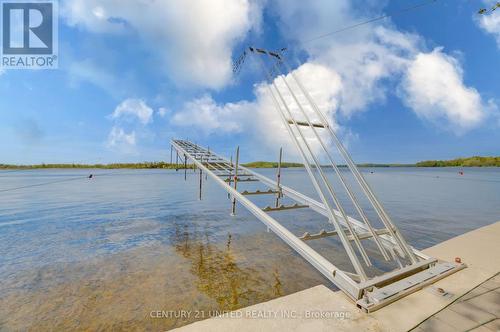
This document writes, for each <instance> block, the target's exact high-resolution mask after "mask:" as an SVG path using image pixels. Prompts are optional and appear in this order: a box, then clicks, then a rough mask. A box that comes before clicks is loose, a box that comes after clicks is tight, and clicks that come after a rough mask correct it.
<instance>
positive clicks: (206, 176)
mask: <svg viewBox="0 0 500 332" xmlns="http://www.w3.org/2000/svg"><path fill="white" fill-rule="evenodd" d="M207 150H208V155H209V157H208V158H210V147H209V146H207ZM208 162H209V160H207V165H208ZM205 181H208V174H207V173H205Z"/></svg>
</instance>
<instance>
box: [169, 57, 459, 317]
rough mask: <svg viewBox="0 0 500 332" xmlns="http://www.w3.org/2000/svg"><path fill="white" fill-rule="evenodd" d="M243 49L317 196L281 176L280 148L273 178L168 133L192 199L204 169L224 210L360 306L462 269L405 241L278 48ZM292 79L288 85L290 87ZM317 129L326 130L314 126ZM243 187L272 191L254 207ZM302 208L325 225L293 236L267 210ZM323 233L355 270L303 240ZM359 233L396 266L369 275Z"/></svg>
mask: <svg viewBox="0 0 500 332" xmlns="http://www.w3.org/2000/svg"><path fill="white" fill-rule="evenodd" d="M249 53H250V54H252V55H255V58H256V59H257V61H258V62H259V65H260V68H261V69H262V72H263V73H264V75H265V76H266V79H267V82H268V84H267V87H268V89H269V93H270V95H271V97H272V100H273V102H274V105H275V108H276V110H277V111H278V114H279V115H280V118H281V120H282V123H283V125H284V127H285V128H286V130H287V131H288V133H289V134H290V137H291V139H292V141H293V142H294V145H295V147H296V148H297V151H298V152H299V154H300V156H301V157H302V160H303V163H304V167H305V169H306V171H307V173H308V175H309V178H310V180H311V182H312V184H313V186H314V188H315V190H316V192H317V194H318V196H319V198H320V200H321V202H318V201H316V200H314V199H312V198H310V197H308V196H306V195H304V194H302V193H299V192H297V191H295V190H293V189H291V188H289V187H286V186H283V185H282V184H281V181H280V174H281V158H282V151H281V150H280V157H279V164H278V174H277V179H276V181H275V180H272V179H269V178H267V177H265V176H262V175H260V174H258V173H256V172H254V171H252V170H250V169H248V168H246V167H243V166H241V165H240V164H239V148H238V149H237V152H236V160H235V162H234V163H233V161H232V158H231V160H227V159H225V158H223V157H221V156H219V155H216V154H215V153H213V152H211V151H210V150H209V149H204V148H202V147H200V146H198V145H196V144H193V143H191V142H189V141H185V140H172V142H171V143H172V147H173V148H174V149H175V150H176V151H177V162H178V160H179V155H180V156H181V157H182V156H183V157H184V164H185V166H186V165H187V161H188V160H189V161H190V162H192V163H193V164H194V165H195V167H197V168H198V169H199V174H200V199H201V190H202V182H203V176H202V174H203V172H205V174H206V175H205V176H207V175H208V176H210V177H211V178H213V179H214V180H215V181H216V182H217V183H218V184H219V185H220V186H222V188H224V189H225V190H226V191H227V192H228V194H229V195H230V197H231V198H232V204H231V213H232V214H234V213H235V209H236V201H238V202H239V203H241V204H242V205H243V206H244V207H246V208H247V209H248V210H249V211H250V212H251V213H252V214H253V215H255V216H256V217H257V218H258V219H259V220H260V221H262V222H263V223H264V224H266V225H267V227H268V229H270V230H272V231H273V232H274V233H275V234H276V235H278V236H279V237H280V238H281V239H282V240H283V241H285V242H286V243H287V244H288V245H289V246H290V247H292V248H293V249H294V250H295V251H296V252H297V253H298V254H300V255H301V256H302V257H303V258H304V259H306V260H307V261H308V262H309V263H310V264H312V265H313V266H314V267H315V268H316V269H317V270H318V271H320V272H321V273H322V274H323V275H324V276H325V277H326V278H328V279H329V280H330V281H332V282H333V283H334V284H335V285H336V286H337V287H338V288H340V289H341V290H342V291H343V292H344V293H345V294H346V295H348V296H349V297H350V298H351V299H352V300H353V301H355V302H356V305H357V306H358V307H360V308H362V309H363V310H365V311H367V312H370V311H373V310H376V309H378V308H380V307H383V306H385V305H387V304H389V303H391V302H393V301H396V300H397V299H399V298H401V297H403V296H406V295H408V294H410V293H412V292H415V291H417V290H419V289H421V288H423V287H425V286H427V285H428V284H431V283H433V282H435V281H437V280H439V279H441V278H444V277H446V276H448V275H450V274H452V273H454V272H456V271H458V270H460V269H463V268H464V267H465V264H463V263H449V262H443V261H438V260H437V259H434V258H431V257H428V256H426V255H425V254H423V253H422V252H420V251H418V250H415V249H414V248H412V247H411V246H409V245H408V244H407V242H406V240H405V239H404V238H403V236H402V234H401V233H400V231H399V230H398V229H397V227H396V226H395V225H394V223H393V222H392V220H391V219H390V217H389V215H388V214H387V212H386V211H385V209H384V207H383V206H382V204H381V202H380V201H379V200H378V199H377V197H376V196H375V194H374V192H373V191H372V189H371V188H370V186H369V185H368V183H367V182H366V180H365V179H364V177H363V176H362V174H361V172H360V171H359V170H358V168H357V166H356V164H355V163H354V161H353V160H352V158H351V156H350V155H349V153H348V152H347V150H346V149H345V148H344V146H343V145H342V143H341V142H340V140H339V139H338V137H337V135H336V134H335V132H334V130H333V128H332V126H331V125H330V123H329V122H328V119H327V118H326V116H325V115H324V114H323V113H322V112H321V110H320V109H319V107H318V106H317V105H316V104H315V102H314V100H313V99H312V97H311V96H310V95H309V93H308V92H307V91H306V89H305V88H304V85H303V84H302V82H301V81H300V80H299V78H298V77H297V75H295V73H294V72H293V71H292V70H291V68H290V66H289V65H288V64H287V62H286V60H285V58H284V57H283V55H282V54H281V53H280V52H271V51H266V50H263V49H257V48H252V47H250V48H249ZM262 56H264V57H265V59H266V60H270V61H271V63H272V67H271V68H268V67H267V66H266V62H265V61H263V60H262ZM281 66H285V67H286V71H287V72H288V73H289V77H291V79H292V82H289V79H287V76H285V75H283V73H282V72H281V69H280V68H281ZM274 73H277V74H278V76H277V77H276V78H274V77H273V75H274ZM278 81H279V82H281V83H282V84H281V89H280V86H279V85H278V84H277V82H278ZM292 84H293V85H295V89H294V87H293V86H292ZM283 89H285V91H283ZM285 96H289V97H291V98H292V102H290V101H287V100H286V98H285ZM289 99H290V98H289ZM300 100H305V101H306V102H305V103H304V102H301V101H300ZM297 113H298V114H297ZM297 115H298V117H297ZM318 130H324V131H326V132H323V133H321V134H320V133H319V132H318ZM311 133H312V134H313V137H314V140H315V141H316V142H317V143H318V144H319V146H320V148H321V151H322V152H323V154H324V156H326V159H327V160H328V165H327V166H328V167H331V168H332V169H333V171H334V173H335V175H336V177H337V178H338V180H339V182H340V184H341V188H342V189H343V190H344V192H345V193H346V194H347V197H348V198H349V199H350V201H351V202H352V204H353V206H354V207H355V210H356V212H357V214H358V215H359V217H360V219H361V220H357V219H355V218H352V217H351V216H348V215H347V213H346V211H345V209H344V207H343V206H342V203H341V201H340V199H339V196H338V194H339V188H334V187H333V185H332V183H331V182H330V181H329V180H328V178H327V176H326V174H325V171H324V169H323V168H324V165H322V164H321V163H320V158H319V156H318V155H317V153H315V149H314V148H313V147H312V144H311V139H308V135H307V134H309V136H310V134H311ZM322 134H323V135H322ZM325 136H326V137H327V138H329V139H330V140H331V142H333V144H334V146H335V147H336V148H337V150H338V152H339V154H340V156H341V157H342V158H343V160H344V162H345V163H346V165H347V167H348V170H349V171H350V173H351V175H352V176H353V178H354V179H355V180H356V183H357V185H359V188H360V189H361V191H362V193H363V194H364V196H365V198H366V199H367V201H368V202H369V203H370V204H371V206H372V207H373V210H374V211H375V212H376V215H377V218H378V221H379V223H381V224H382V225H383V227H382V228H379V229H376V228H375V227H374V226H373V223H372V220H370V219H369V218H368V215H367V213H366V212H365V211H364V209H363V208H362V206H361V204H360V201H359V199H358V197H357V196H356V195H355V191H354V190H353V188H352V187H351V185H350V184H349V183H348V182H347V181H346V179H345V176H344V175H343V174H342V173H341V171H340V170H339V168H338V165H337V164H336V163H335V161H334V158H333V157H332V153H331V151H330V150H331V149H330V148H329V146H328V144H326V143H325V142H324V140H325V138H324V137H325ZM186 174H187V170H185V176H186ZM223 178H225V179H223ZM242 182H243V183H244V182H260V183H261V184H263V185H264V186H266V187H267V188H268V189H267V190H257V191H254V192H250V191H248V190H245V191H242V192H240V191H238V184H239V183H242ZM251 195H275V196H276V199H275V202H274V205H273V206H267V207H265V208H260V207H258V206H257V205H256V204H255V203H253V202H252V201H251V200H250V199H249V198H247V196H251ZM283 197H287V198H289V199H291V200H293V201H295V204H292V205H288V206H286V205H283V204H280V200H281V199H282V198H283ZM305 208H310V209H312V210H314V211H316V212H318V213H319V214H321V215H323V216H325V217H327V220H328V222H329V223H330V224H331V225H332V226H333V229H332V230H324V229H323V230H320V231H319V232H317V233H309V232H306V233H305V234H303V235H301V236H297V235H295V234H293V233H292V232H290V231H289V230H288V229H287V228H285V227H284V226H283V225H281V224H280V223H279V222H278V221H277V220H276V219H274V218H273V217H272V216H271V215H270V213H275V212H279V211H284V210H293V209H305ZM331 236H336V237H338V239H339V240H340V242H341V244H342V245H343V247H344V249H345V252H346V254H347V256H348V257H349V260H350V262H351V264H352V267H353V269H354V271H355V272H354V273H352V272H348V271H343V270H341V269H339V268H338V267H336V266H335V265H334V264H332V263H331V262H330V261H328V260H327V259H325V258H324V257H323V256H321V255H320V254H319V253H318V252H316V251H315V250H313V249H312V248H311V247H310V246H309V245H307V243H306V242H308V241H312V240H316V239H321V238H325V237H331ZM366 240H370V241H372V242H373V243H374V244H375V247H376V248H377V251H378V252H377V254H380V255H381V257H382V258H383V260H385V261H387V262H390V263H393V265H397V267H396V268H394V269H393V270H392V271H389V272H386V273H383V274H381V275H376V276H369V275H368V273H367V270H366V268H365V267H371V266H373V260H374V259H376V258H377V257H376V256H375V255H374V254H373V253H372V254H370V252H369V251H368V250H367V249H366V248H365V246H364V245H363V242H362V241H366Z"/></svg>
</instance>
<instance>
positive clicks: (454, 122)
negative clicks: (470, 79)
mask: <svg viewBox="0 0 500 332" xmlns="http://www.w3.org/2000/svg"><path fill="white" fill-rule="evenodd" d="M402 87H403V90H404V98H403V100H404V101H405V102H406V104H407V105H408V106H409V107H411V108H412V109H413V110H414V111H415V113H416V114H417V115H419V116H420V117H422V118H424V119H427V120H431V121H440V120H443V119H444V120H445V122H446V123H448V124H450V125H451V127H452V129H454V131H456V132H462V131H464V130H467V129H470V128H473V127H475V126H477V125H478V124H479V123H481V121H482V120H483V119H484V117H485V116H486V113H485V109H487V107H486V106H483V102H482V100H481V96H480V95H479V93H478V92H477V90H476V89H474V88H471V87H467V86H465V85H464V83H463V70H462V68H461V66H460V64H459V62H458V61H457V60H456V59H455V58H453V57H451V56H449V55H446V54H445V53H443V52H442V49H441V48H438V49H435V50H434V51H433V52H431V53H420V54H418V55H417V56H416V57H415V59H414V60H413V61H412V62H411V63H410V65H409V67H408V70H407V71H406V73H405V77H404V80H403V84H402Z"/></svg>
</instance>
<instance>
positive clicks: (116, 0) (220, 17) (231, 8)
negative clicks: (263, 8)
mask: <svg viewBox="0 0 500 332" xmlns="http://www.w3.org/2000/svg"><path fill="white" fill-rule="evenodd" d="M61 13H62V15H63V16H64V17H65V19H66V22H67V24H68V25H70V26H75V27H79V28H83V29H86V30H89V31H91V32H98V33H115V34H120V33H121V34H124V33H128V32H133V33H136V34H137V35H138V36H139V37H140V38H141V39H142V41H143V42H144V43H145V44H146V45H147V46H148V47H149V48H150V49H151V50H153V51H154V53H156V54H158V56H159V57H161V60H162V61H161V63H162V64H163V65H164V67H165V69H166V71H165V73H166V74H168V75H169V76H170V78H171V79H173V80H174V81H175V82H177V83H180V84H196V85H199V86H202V87H208V88H221V87H223V86H224V85H226V84H227V83H228V82H229V81H230V80H231V76H232V74H231V55H232V48H233V46H234V45H235V44H236V43H237V42H238V41H241V40H242V39H243V38H245V36H246V35H247V33H248V32H249V31H250V30H251V29H253V28H258V26H259V24H260V9H259V6H258V5H257V4H255V3H251V2H250V0H211V1H203V0H169V1H137V0H74V1H67V2H65V3H64V4H63V5H62V9H61Z"/></svg>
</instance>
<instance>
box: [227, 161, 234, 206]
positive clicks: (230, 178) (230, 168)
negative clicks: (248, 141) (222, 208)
mask: <svg viewBox="0 0 500 332" xmlns="http://www.w3.org/2000/svg"><path fill="white" fill-rule="evenodd" d="M232 176H233V155H231V164H230V167H229V177H228V180H229V181H228V184H229V186H231V182H232ZM227 198H228V199H229V198H231V195H230V194H229V193H227Z"/></svg>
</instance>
